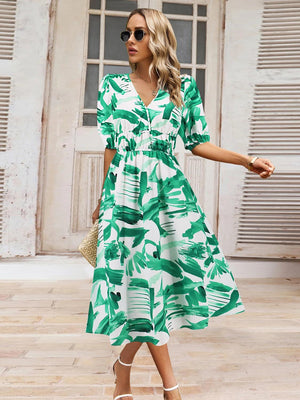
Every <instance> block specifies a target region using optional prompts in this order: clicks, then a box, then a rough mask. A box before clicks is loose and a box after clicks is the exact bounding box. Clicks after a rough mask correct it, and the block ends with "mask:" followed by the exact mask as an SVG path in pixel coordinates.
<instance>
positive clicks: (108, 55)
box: [39, 0, 223, 254]
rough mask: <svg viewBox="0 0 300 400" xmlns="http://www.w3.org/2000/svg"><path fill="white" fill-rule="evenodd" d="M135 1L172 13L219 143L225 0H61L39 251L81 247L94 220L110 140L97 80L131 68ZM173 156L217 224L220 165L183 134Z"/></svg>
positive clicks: (184, 60)
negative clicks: (100, 124) (102, 125)
mask: <svg viewBox="0 0 300 400" xmlns="http://www.w3.org/2000/svg"><path fill="white" fill-rule="evenodd" d="M136 7H153V8H157V9H160V10H162V11H163V12H165V13H166V15H167V16H168V17H169V18H170V20H171V23H172V24H173V27H174V30H175V34H176V36H177V39H178V56H179V61H180V62H181V64H182V72H187V73H190V74H192V75H193V76H194V77H195V79H196V80H197V83H198V86H199V89H200V92H201V95H202V98H203V101H204V106H205V108H206V109H208V112H207V113H206V114H207V121H208V125H209V127H210V132H211V140H212V141H214V142H215V143H217V142H218V126H219V122H218V115H219V104H218V102H217V101H216V100H217V99H218V94H219V79H218V77H219V70H220V43H221V15H222V7H223V1H221V0H220V1H219V0H218V1H214V2H211V1H210V2H209V1H203V0H202V1H199V0H191V1H183V0H182V1H177V0H175V1H172V2H171V1H153V0H140V1H136V0H122V1H121V0H101V1H100V0H85V1H83V0H75V1H74V0H60V1H58V2H57V9H56V25H55V32H54V46H53V54H52V57H51V76H50V80H49V107H48V111H47V113H48V114H47V115H48V118H47V135H46V137H45V139H44V143H45V150H44V159H43V171H44V173H43V180H42V182H41V205H42V206H41V218H40V222H41V224H40V227H39V231H40V232H41V234H40V244H39V253H44V254H45V253H70V252H77V251H78V250H77V248H78V244H79V242H80V240H81V239H82V237H83V236H84V235H85V233H86V232H87V230H88V229H89V227H90V226H91V223H92V219H91V214H92V212H93V210H94V208H95V207H96V204H97V199H98V197H99V194H100V189H101V186H102V181H103V155H104V144H103V142H102V139H101V138H99V135H98V132H97V126H96V125H97V119H96V103H97V96H98V86H99V81H100V79H101V78H102V76H103V75H105V74H106V73H114V72H116V73H118V72H122V73H123V72H130V67H129V64H128V58H127V53H126V51H125V47H124V44H122V42H121V41H120V38H119V32H120V31H121V30H122V29H124V27H125V23H126V19H127V16H128V14H129V12H130V11H131V10H132V9H134V8H136ZM175 155H176V156H177V158H178V161H179V162H180V163H181V165H182V168H183V169H184V171H185V173H186V175H187V177H188V179H189V180H190V182H191V184H192V187H193V188H194V190H195V193H196V195H197V197H198V198H199V201H200V202H201V205H202V206H203V208H204V210H205V212H206V214H207V215H208V217H209V219H210V221H211V223H212V225H214V227H215V228H216V225H215V224H216V215H217V212H216V211H217V210H216V204H217V172H218V171H217V166H216V165H215V164H214V163H213V162H211V161H210V160H204V159H200V158H199V157H195V156H193V155H192V153H191V152H186V151H185V150H184V147H183V144H182V142H181V141H180V139H179V140H178V142H177V146H176V153H175ZM206 188H210V189H211V190H209V191H208V190H206ZM204 194H205V195H204Z"/></svg>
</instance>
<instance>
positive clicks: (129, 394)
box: [114, 393, 133, 400]
mask: <svg viewBox="0 0 300 400" xmlns="http://www.w3.org/2000/svg"><path fill="white" fill-rule="evenodd" d="M128 396H130V397H133V394H132V393H126V394H120V395H119V396H117V397H115V398H114V400H117V399H121V398H122V397H128Z"/></svg>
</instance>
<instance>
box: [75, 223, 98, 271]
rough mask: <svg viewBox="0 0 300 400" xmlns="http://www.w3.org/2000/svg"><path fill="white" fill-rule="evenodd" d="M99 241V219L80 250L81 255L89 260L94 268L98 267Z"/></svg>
mask: <svg viewBox="0 0 300 400" xmlns="http://www.w3.org/2000/svg"><path fill="white" fill-rule="evenodd" d="M97 241H98V219H96V221H95V223H94V225H93V226H92V227H91V229H90V231H89V232H88V234H87V235H86V236H85V237H84V239H83V240H82V242H81V243H80V245H79V246H78V249H79V251H80V253H81V254H82V255H83V257H85V258H86V259H87V261H88V262H89V263H90V264H91V265H92V266H93V267H95V266H96V257H97Z"/></svg>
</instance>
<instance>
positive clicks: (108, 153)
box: [92, 148, 117, 224]
mask: <svg viewBox="0 0 300 400" xmlns="http://www.w3.org/2000/svg"><path fill="white" fill-rule="evenodd" d="M116 151H117V150H116V149H108V148H105V151H104V174H103V176H104V178H103V183H102V188H101V194H100V199H101V196H102V190H103V185H104V181H105V178H106V175H107V171H108V169H109V166H110V163H111V161H112V159H113V158H114V156H115V154H116ZM99 210H100V201H99V202H98V205H97V207H96V209H95V211H94V212H93V215H92V219H93V224H94V223H95V221H96V219H98V218H99Z"/></svg>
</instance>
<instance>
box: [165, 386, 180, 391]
mask: <svg viewBox="0 0 300 400" xmlns="http://www.w3.org/2000/svg"><path fill="white" fill-rule="evenodd" d="M177 388H178V385H176V386H173V387H171V388H165V387H163V389H164V390H166V391H169V390H174V389H177Z"/></svg>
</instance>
